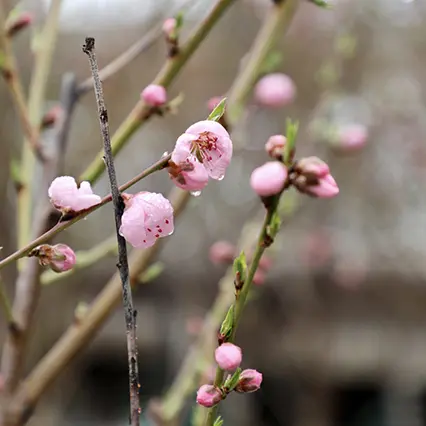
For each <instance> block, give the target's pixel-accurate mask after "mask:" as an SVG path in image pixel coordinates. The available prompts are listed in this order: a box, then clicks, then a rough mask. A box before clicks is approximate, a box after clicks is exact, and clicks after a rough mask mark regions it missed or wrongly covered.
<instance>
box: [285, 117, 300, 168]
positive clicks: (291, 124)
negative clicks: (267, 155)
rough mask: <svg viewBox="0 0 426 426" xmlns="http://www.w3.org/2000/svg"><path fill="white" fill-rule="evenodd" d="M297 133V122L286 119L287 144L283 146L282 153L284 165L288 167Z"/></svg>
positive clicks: (291, 159) (292, 155) (293, 151)
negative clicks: (283, 150)
mask: <svg viewBox="0 0 426 426" xmlns="http://www.w3.org/2000/svg"><path fill="white" fill-rule="evenodd" d="M298 131H299V122H298V121H292V120H291V119H290V118H288V119H287V120H286V138H287V143H286V145H285V152H284V164H286V165H287V166H290V165H291V163H292V161H293V157H294V153H295V147H296V138H297V132H298Z"/></svg>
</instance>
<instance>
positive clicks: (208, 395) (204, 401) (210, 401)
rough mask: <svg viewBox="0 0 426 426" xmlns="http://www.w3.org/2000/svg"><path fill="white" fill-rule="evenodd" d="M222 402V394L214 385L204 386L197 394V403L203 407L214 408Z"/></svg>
mask: <svg viewBox="0 0 426 426" xmlns="http://www.w3.org/2000/svg"><path fill="white" fill-rule="evenodd" d="M221 400H222V392H221V391H220V390H219V389H218V388H217V387H215V386H213V385H202V386H201V387H200V389H198V392H197V403H198V404H200V405H202V406H203V407H207V408H209V407H213V406H215V405H216V404H218V403H219V402H220V401H221Z"/></svg>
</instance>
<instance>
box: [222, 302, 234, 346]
mask: <svg viewBox="0 0 426 426" xmlns="http://www.w3.org/2000/svg"><path fill="white" fill-rule="evenodd" d="M233 328H234V305H231V307H230V308H229V309H228V312H227V313H226V317H225V319H224V320H223V322H222V325H221V326H220V331H219V333H220V335H221V336H222V337H223V339H224V341H227V340H228V338H229V337H230V336H231V333H232V330H233Z"/></svg>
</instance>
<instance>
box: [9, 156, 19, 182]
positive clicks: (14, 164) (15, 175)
mask: <svg viewBox="0 0 426 426" xmlns="http://www.w3.org/2000/svg"><path fill="white" fill-rule="evenodd" d="M10 177H11V178H12V180H13V182H14V183H15V184H17V185H19V184H20V183H21V166H20V165H19V161H17V160H16V159H15V158H12V160H11V162H10Z"/></svg>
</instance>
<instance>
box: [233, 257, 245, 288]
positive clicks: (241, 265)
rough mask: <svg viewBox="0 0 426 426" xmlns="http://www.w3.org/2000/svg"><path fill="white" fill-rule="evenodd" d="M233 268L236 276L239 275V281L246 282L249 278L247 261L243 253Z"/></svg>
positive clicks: (236, 259) (235, 261)
mask: <svg viewBox="0 0 426 426" xmlns="http://www.w3.org/2000/svg"><path fill="white" fill-rule="evenodd" d="M233 268H234V273H235V275H237V274H238V276H239V280H240V281H242V282H244V281H245V280H246V277H247V259H246V255H245V253H244V252H243V251H242V252H241V253H240V255H239V256H238V257H237V258H235V260H234V265H233Z"/></svg>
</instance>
